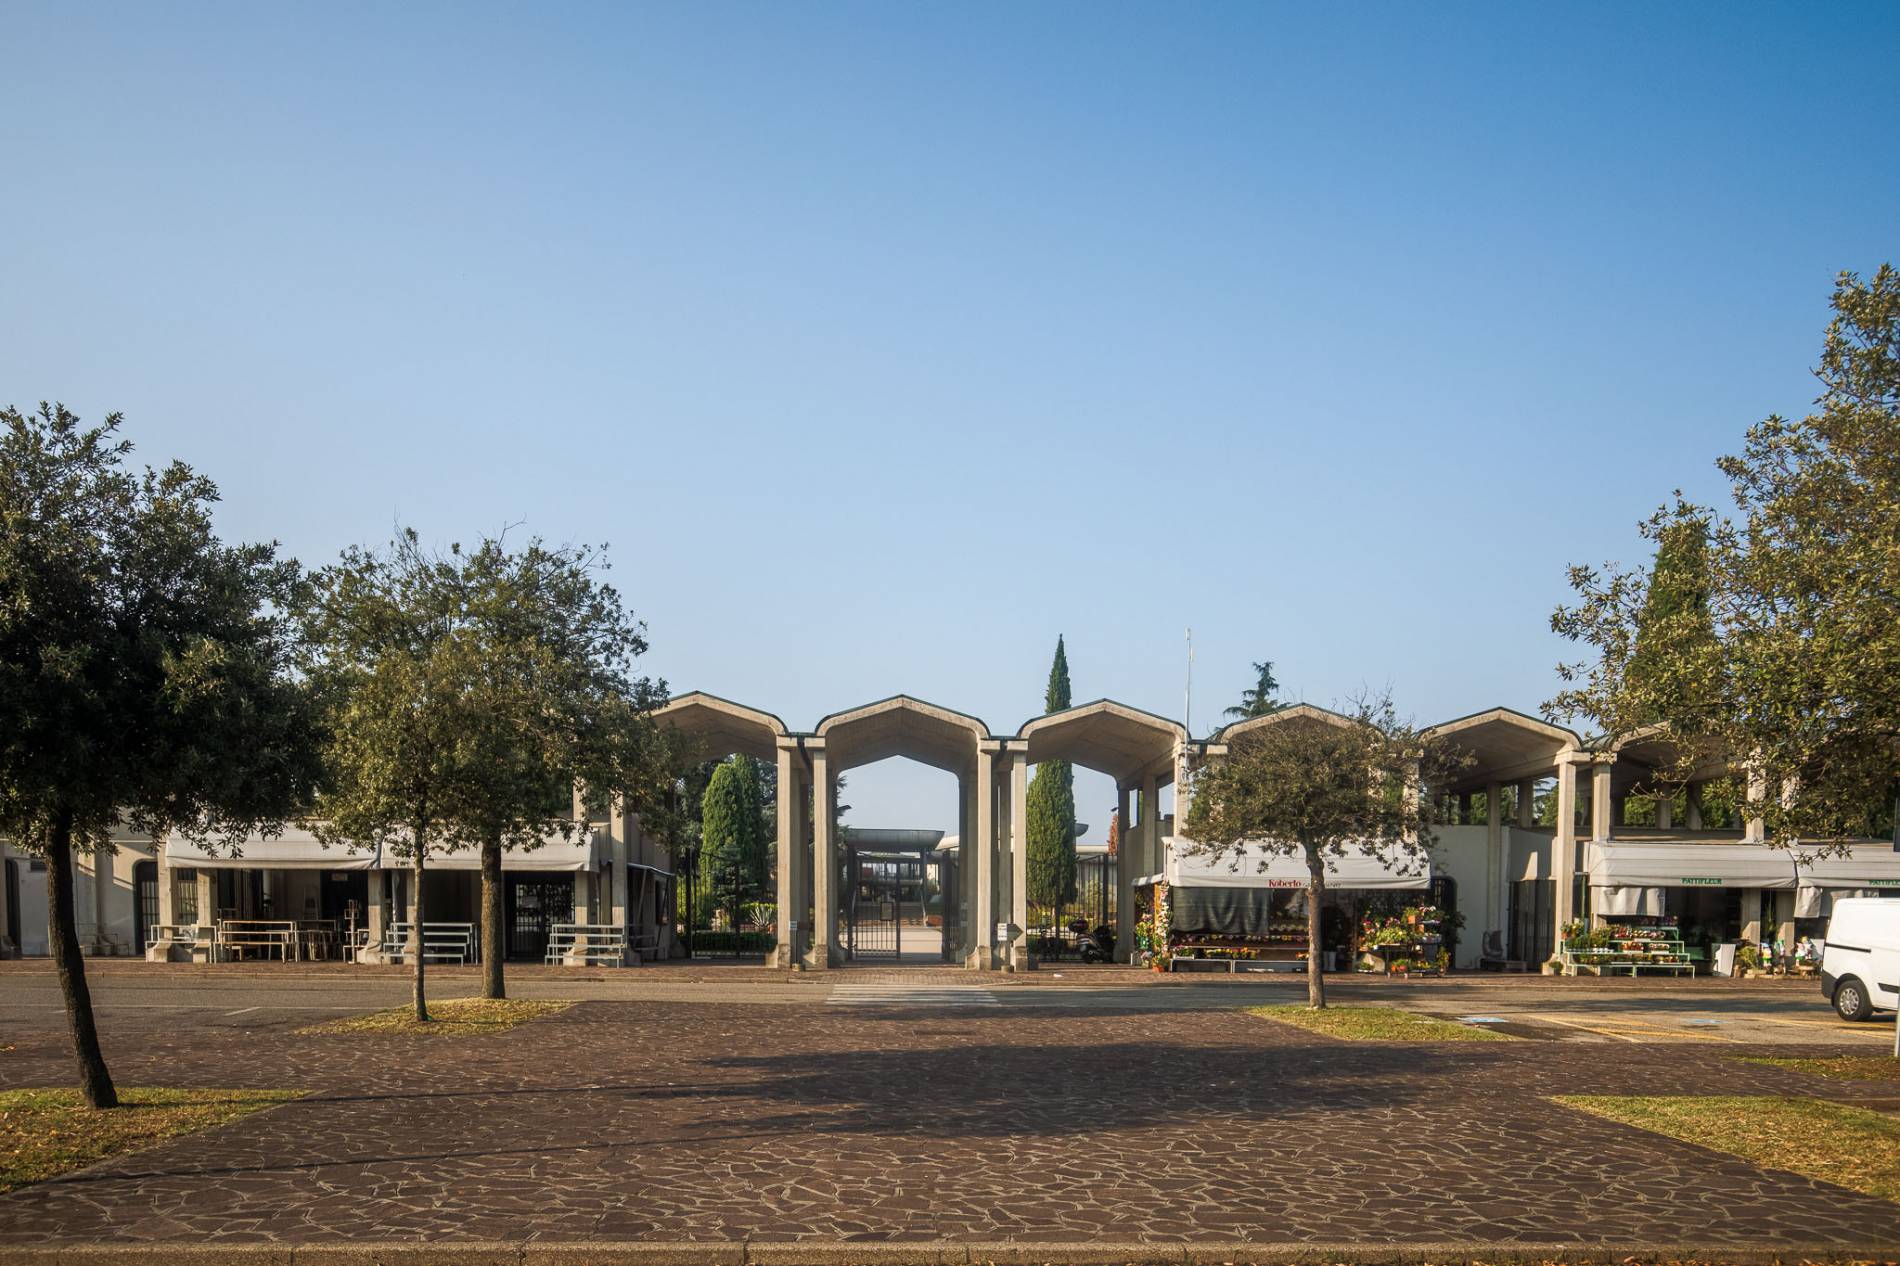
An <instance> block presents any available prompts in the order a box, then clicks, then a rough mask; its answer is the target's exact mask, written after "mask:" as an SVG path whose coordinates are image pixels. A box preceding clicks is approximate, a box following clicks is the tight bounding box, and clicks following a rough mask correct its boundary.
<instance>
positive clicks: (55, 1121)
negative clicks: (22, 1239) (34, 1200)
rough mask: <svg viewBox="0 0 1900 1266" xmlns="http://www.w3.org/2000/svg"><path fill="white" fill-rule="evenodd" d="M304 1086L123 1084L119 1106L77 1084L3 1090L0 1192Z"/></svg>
mask: <svg viewBox="0 0 1900 1266" xmlns="http://www.w3.org/2000/svg"><path fill="white" fill-rule="evenodd" d="M302 1093H303V1092H302V1091H300V1090H171V1089H154V1088H141V1087H126V1088H121V1089H120V1090H119V1106H118V1107H116V1108H105V1109H100V1108H88V1107H87V1106H86V1102H85V1100H84V1099H83V1098H81V1097H80V1094H79V1092H78V1091H77V1090H3V1091H0V1192H4V1191H12V1190H13V1189H14V1188H15V1187H24V1186H26V1185H27V1184H28V1183H36V1182H45V1181H46V1180H47V1179H49V1178H57V1177H58V1176H59V1175H61V1174H66V1173H71V1172H72V1171H73V1170H75V1169H84V1168H85V1167H86V1166H88V1165H92V1164H96V1163H97V1162H99V1161H102V1160H105V1159H106V1158H108V1157H111V1156H118V1155H120V1154H122V1153H125V1152H130V1151H135V1150H137V1149H138V1148H141V1147H149V1146H150V1145H151V1144H153V1143H159V1142H163V1141H164V1140H166V1139H169V1138H176V1137H177V1136H178V1135H180V1134H192V1133H195V1132H197V1131H199V1130H208V1129H210V1128H212V1127H213V1126H218V1125H224V1124H226V1123H228V1122H231V1121H236V1120H238V1119H240V1118H242V1117H247V1116H249V1115H250V1114H251V1113H253V1112H258V1111H262V1110H263V1109H265V1108H269V1107H273V1106H275V1105H277V1104H280V1103H284V1102H286V1101H287V1100H291V1099H295V1098H298V1097H299V1096H300V1095H302Z"/></svg>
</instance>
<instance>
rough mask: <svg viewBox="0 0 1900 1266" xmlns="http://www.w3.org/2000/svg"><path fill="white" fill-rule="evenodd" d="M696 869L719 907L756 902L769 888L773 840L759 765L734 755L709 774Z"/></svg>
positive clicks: (752, 760) (703, 802)
mask: <svg viewBox="0 0 1900 1266" xmlns="http://www.w3.org/2000/svg"><path fill="white" fill-rule="evenodd" d="M701 805H702V807H701V818H700V847H701V849H702V852H701V854H700V866H701V868H702V870H703V871H704V873H706V874H707V875H710V876H711V877H712V878H713V883H714V885H715V890H716V891H717V892H718V894H719V899H720V900H721V901H722V902H726V901H737V902H747V901H757V900H761V899H763V898H764V897H765V896H766V895H767V893H768V890H769V888H770V886H771V877H772V839H771V837H770V836H769V835H767V834H766V816H765V808H764V804H763V802H762V797H761V788H760V780H759V763H758V762H757V761H756V760H754V759H753V758H752V757H750V756H744V755H734V756H732V757H730V758H728V759H726V760H724V761H721V762H720V763H719V765H718V767H717V768H716V769H714V770H713V774H712V779H711V781H710V782H708V783H707V785H706V793H705V796H704V797H703V799H702V801H701Z"/></svg>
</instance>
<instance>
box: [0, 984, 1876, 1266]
mask: <svg viewBox="0 0 1900 1266" xmlns="http://www.w3.org/2000/svg"><path fill="white" fill-rule="evenodd" d="M201 1018H202V1017H196V1016H180V1015H178V1014H176V1013H171V1012H167V1011H163V1010H159V1009H153V1010H150V1011H135V1010H118V1011H108V1012H107V1013H106V1019H105V1031H106V1040H107V1045H108V1055H109V1056H110V1058H111V1059H112V1062H113V1066H114V1070H115V1073H116V1074H117V1076H118V1078H119V1080H120V1081H121V1083H122V1084H127V1085H157V1084H179V1085H199V1086H256V1087H266V1086H279V1087H296V1088H303V1089H306V1090H308V1091H309V1092H310V1094H309V1096H308V1097H307V1098H306V1099H304V1100H301V1101H299V1102H296V1103H293V1104H290V1105H287V1106H284V1107H282V1108H278V1109H275V1110H272V1111H269V1112H266V1113H262V1114H259V1115H256V1116H253V1117H249V1118H247V1119H245V1120H243V1121H240V1122H237V1123H234V1124H232V1125H230V1126H226V1127H223V1128H220V1129H218V1130H215V1131H211V1132H208V1133H205V1134H200V1135H195V1136H192V1137H190V1138H186V1139H181V1140H176V1141H173V1142H171V1143H167V1144H164V1145H161V1146H159V1147H156V1148H153V1149H150V1150H147V1151H143V1152H140V1153H136V1154H133V1155H130V1156H126V1157H122V1158H120V1159H118V1160H115V1161H110V1162H107V1163H105V1164H102V1165H99V1166H95V1167H93V1168H92V1169H90V1170H87V1171H84V1172H82V1173H79V1174H75V1175H71V1176H68V1177H67V1178H65V1179H62V1180H58V1181H55V1182H50V1183H45V1184H41V1185H38V1186H34V1187H29V1188H25V1189H22V1190H20V1191H17V1192H14V1193H12V1194H10V1195H8V1196H4V1197H0V1245H16V1246H17V1245H32V1244H43V1243H46V1242H49V1241H113V1242H132V1241H170V1242H176V1243H181V1244H192V1245H202V1244H217V1243H261V1242H294V1243H323V1242H334V1241H342V1240H380V1241H403V1240H419V1239H431V1240H467V1241H514V1242H519V1241H524V1240H526V1241H533V1240H547V1241H641V1240H650V1241H656V1242H661V1241H663V1242H687V1241H743V1240H751V1241H809V1242H818V1241H839V1240H843V1241H864V1242H877V1241H885V1242H916V1241H934V1240H949V1241H968V1242H974V1241H999V1240H1017V1241H1027V1242H1038V1241H1044V1242H1071V1243H1072V1242H1076V1241H1083V1240H1096V1241H1109V1240H1113V1241H1127V1240H1142V1241H1150V1242H1195V1241H1207V1240H1235V1239H1248V1240H1255V1241H1267V1242H1274V1243H1293V1242H1310V1243H1327V1244H1337V1243H1343V1242H1362V1243H1386V1244H1426V1243H1438V1244H1443V1243H1463V1244H1484V1243H1489V1244H1498V1245H1510V1244H1522V1243H1549V1242H1578V1241H1582V1242H1588V1243H1606V1242H1608V1243H1621V1244H1657V1245H1663V1244H1667V1245H1678V1244H1700V1245H1704V1246H1710V1247H1717V1246H1723V1245H1737V1246H1741V1245H1746V1246H1754V1247H1760V1246H1774V1245H1803V1246H1810V1245H1840V1246H1867V1247H1879V1246H1891V1245H1894V1244H1897V1243H1900V1206H1896V1205H1893V1204H1889V1203H1886V1202H1883V1201H1879V1200H1875V1199H1873V1198H1871V1197H1867V1196H1862V1195H1857V1194H1855V1193H1853V1192H1849V1191H1845V1190H1842V1189H1839V1188H1835V1187H1831V1186H1828V1185H1825V1184H1819V1183H1814V1182H1811V1181H1808V1180H1806V1179H1802V1178H1799V1177H1796V1176H1794V1175H1791V1174H1786V1173H1780V1172H1773V1171H1764V1170H1761V1169H1757V1168H1755V1167H1753V1166H1750V1165H1747V1164H1745V1163H1742V1162H1740V1161H1738V1160H1735V1159H1733V1158H1729V1157H1725V1156H1721V1155H1717V1154H1714V1153H1709V1152H1705V1151H1702V1150H1700V1149H1697V1148H1694V1147H1690V1146H1687V1145H1684V1144H1680V1143H1676V1142H1673V1141H1670V1140H1667V1139H1663V1138H1660V1137H1656V1136H1652V1135H1648V1134H1645V1133H1642V1132H1640V1131H1636V1130H1633V1129H1629V1128H1626V1127H1623V1126H1619V1125H1616V1124H1614V1123H1611V1122H1607V1121H1603V1120H1599V1119H1597V1118H1595V1117H1590V1116H1585V1115H1581V1114H1577V1113H1573V1112H1570V1111H1568V1110H1566V1109H1563V1108H1561V1107H1559V1106H1557V1105H1555V1104H1552V1103H1550V1102H1549V1101H1548V1100H1547V1099H1546V1098H1545V1097H1544V1096H1546V1095H1548V1094H1552V1093H1651V1092H1654V1093H1691V1094H1693V1093H1721V1094H1774V1093H1807V1094H1818V1095H1825V1096H1828V1097H1833V1098H1839V1099H1847V1100H1863V1101H1867V1102H1873V1101H1874V1100H1876V1099H1877V1097H1878V1096H1879V1094H1880V1088H1879V1087H1877V1086H1868V1085H1855V1084H1853V1083H1826V1082H1819V1081H1816V1080H1813V1079H1809V1078H1805V1077H1802V1076H1799V1075H1797V1074H1793V1073H1788V1072H1784V1071H1782V1070H1778V1069H1771V1068H1765V1067H1758V1066H1753V1065H1747V1064H1742V1063H1738V1062H1736V1061H1734V1060H1732V1059H1730V1058H1726V1057H1727V1056H1729V1055H1732V1054H1735V1053H1737V1048H1723V1049H1722V1050H1721V1051H1720V1052H1719V1053H1718V1052H1717V1051H1716V1050H1713V1049H1711V1048H1708V1047H1705V1046H1700V1045H1695V1046H1687V1045H1682V1044H1670V1045H1663V1044H1658V1045H1644V1044H1628V1045H1620V1046H1616V1047H1614V1048H1609V1047H1606V1046H1604V1045H1601V1044H1598V1045H1589V1044H1582V1043H1571V1042H1555V1041H1526V1042H1517V1043H1497V1044H1481V1043H1467V1044H1445V1045H1430V1046H1414V1047H1386V1046H1369V1045H1347V1044H1342V1043H1336V1042H1332V1041H1329V1040H1326V1039H1322V1038H1318V1037H1314V1036H1311V1035H1308V1034H1305V1033H1303V1032H1301V1031H1299V1030H1295V1029H1292V1028H1289V1027H1286V1026H1282V1025H1277V1024H1273V1023H1271V1022H1269V1021H1264V1020H1261V1019H1258V1018H1255V1017H1251V1016H1247V1015H1244V1014H1240V1013H1236V1012H1232V1011H1176V1012H1133V1011H1128V1012H1120V1013H1116V1012H1109V1013H1097V1012H1091V1011H1078V1010H1075V1009H1068V1010H1057V1009H1054V1008H1050V1009H1042V1008H1037V1007H1010V1008H999V1009H957V1010H954V1011H953V1010H930V1009H879V1008H841V1007H827V1006H821V1005H811V1006H750V1005H729V1004H720V1003H704V1002H665V1001H651V1002H649V1001H631V1002H619V1001H615V1002H608V1001H591V1002H585V1003H582V1004H581V1005H579V1006H577V1007H576V1008H574V1009H573V1010H571V1011H568V1012H566V1013H564V1014H562V1015H560V1016H557V1017H553V1018H551V1019H548V1020H544V1021H540V1022H538V1023H536V1024H533V1025H529V1026H526V1027H524V1028H521V1029H517V1030H515V1031H513V1032H512V1033H507V1034H498V1035H494V1036H490V1037H482V1038H476V1039H468V1040H462V1041H443V1040H439V1039H428V1038H404V1037H396V1036H378V1037H362V1036H354V1037H344V1036H325V1037H312V1036H305V1035H300V1034H297V1033H295V1032H294V1031H293V1030H294V1029H295V1027H297V1026H300V1025H303V1024H307V1023H309V1022H310V1019H311V1017H309V1016H299V1017H296V1018H287V1019H283V1020H281V1021H268V1022H262V1023H249V1022H248V1021H247V1024H246V1026H245V1027H237V1026H230V1027H218V1026H212V1025H205V1024H202V1023H200V1019H201ZM254 1018H255V1017H252V1019H254ZM8 1040H9V1041H10V1042H12V1043H13V1045H14V1046H15V1049H14V1051H13V1052H11V1053H10V1054H6V1055H3V1056H0V1085H5V1086H28V1085H54V1084H61V1083H64V1082H67V1081H69V1079H70V1073H69V1068H68V1060H69V1056H68V1053H67V1048H66V1046H65V1038H64V1033H63V1028H62V1027H61V1025H60V1022H59V1019H58V1017H57V1016H54V1015H50V1014H49V1015H47V1016H46V1018H45V1020H44V1021H43V1022H41V1021H37V1020H36V1021H34V1022H33V1023H32V1024H31V1025H30V1026H29V1027H28V1029H27V1031H25V1032H21V1033H17V1034H12V1033H10V1034H9V1035H8ZM1776 1053H1779V1054H1787V1053H1790V1052H1789V1048H1787V1047H1785V1046H1783V1047H1778V1048H1776Z"/></svg>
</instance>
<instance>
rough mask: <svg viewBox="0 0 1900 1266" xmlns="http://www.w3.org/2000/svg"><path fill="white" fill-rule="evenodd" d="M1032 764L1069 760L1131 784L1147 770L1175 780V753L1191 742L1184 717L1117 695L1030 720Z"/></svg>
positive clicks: (1023, 733)
mask: <svg viewBox="0 0 1900 1266" xmlns="http://www.w3.org/2000/svg"><path fill="white" fill-rule="evenodd" d="M1017 737H1018V738H1021V739H1025V740H1027V741H1028V743H1029V762H1030V764H1032V765H1033V764H1040V763H1041V762H1043V761H1046V760H1066V761H1068V762H1070V763H1071V764H1075V765H1081V766H1083V767H1085V768H1088V769H1093V770H1095V771H1097V772H1098V773H1104V774H1107V775H1108V776H1109V777H1110V778H1113V779H1114V780H1115V782H1116V783H1117V784H1118V785H1120V786H1127V785H1128V784H1130V783H1132V782H1134V781H1136V780H1137V779H1139V778H1141V777H1143V776H1144V775H1146V774H1149V773H1154V774H1158V775H1160V776H1161V778H1162V780H1163V781H1164V782H1173V781H1174V756H1175V752H1176V750H1177V749H1178V748H1179V747H1180V746H1181V744H1183V743H1185V742H1187V730H1186V729H1185V728H1183V727H1182V726H1181V724H1180V723H1179V722H1176V721H1170V720H1168V719H1167V718H1166V717H1158V716H1156V715H1155V714H1154V713H1152V712H1143V711H1142V710H1141V709H1139V708H1131V707H1129V706H1128V705H1127V704H1124V703H1116V702H1115V701H1114V700H1112V699H1097V700H1096V701H1095V702H1093V703H1084V704H1080V705H1078V706H1076V707H1073V708H1068V709H1065V710H1064V711H1061V712H1052V713H1050V714H1049V715H1047V716H1040V717H1036V718H1035V719H1034V720H1031V721H1027V722H1025V723H1024V725H1023V728H1022V729H1021V730H1019V731H1018V732H1017Z"/></svg>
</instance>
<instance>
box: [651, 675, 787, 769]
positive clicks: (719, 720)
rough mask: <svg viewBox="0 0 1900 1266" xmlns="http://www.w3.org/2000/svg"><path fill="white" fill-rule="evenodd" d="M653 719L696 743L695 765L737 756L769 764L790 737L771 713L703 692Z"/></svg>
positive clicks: (680, 699) (681, 699) (674, 701)
mask: <svg viewBox="0 0 1900 1266" xmlns="http://www.w3.org/2000/svg"><path fill="white" fill-rule="evenodd" d="M653 719H654V720H655V721H657V722H659V723H660V724H661V725H663V726H667V727H669V728H671V729H674V730H677V731H679V733H680V734H681V735H683V736H685V737H686V738H687V739H689V740H690V741H691V742H692V744H693V748H694V758H693V759H694V760H695V762H697V761H702V760H718V759H720V758H722V757H726V756H730V755H732V754H733V753H734V752H743V753H744V754H745V755H747V756H752V757H756V758H758V759H759V760H765V761H769V760H772V759H774V758H775V756H776V755H777V752H778V749H779V746H780V740H781V739H785V738H789V737H790V732H789V731H787V730H786V728H785V722H783V721H781V720H779V719H778V718H777V717H776V716H774V715H772V714H771V713H770V712H764V711H761V710H760V709H758V708H748V707H747V706H746V705H744V704H743V703H734V702H733V701H732V700H730V699H722V698H720V697H719V696H718V695H714V694H707V693H706V692H705V691H703V690H694V691H691V692H689V693H687V694H683V695H679V696H677V697H675V698H674V699H672V700H671V701H670V702H668V703H666V704H664V705H662V706H661V707H658V708H656V709H654V712H653Z"/></svg>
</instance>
